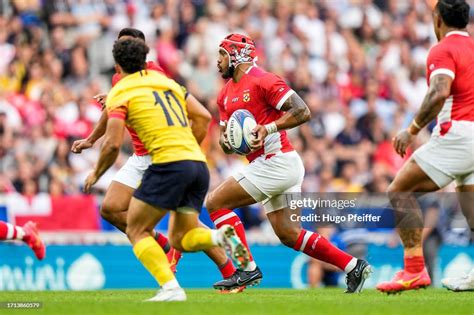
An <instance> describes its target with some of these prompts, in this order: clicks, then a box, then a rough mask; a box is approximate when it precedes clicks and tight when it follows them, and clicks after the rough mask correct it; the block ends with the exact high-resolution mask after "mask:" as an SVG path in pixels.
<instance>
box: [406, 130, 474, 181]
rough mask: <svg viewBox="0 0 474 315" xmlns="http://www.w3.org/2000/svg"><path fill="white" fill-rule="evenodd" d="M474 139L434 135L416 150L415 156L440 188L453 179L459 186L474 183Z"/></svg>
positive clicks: (417, 161)
mask: <svg viewBox="0 0 474 315" xmlns="http://www.w3.org/2000/svg"><path fill="white" fill-rule="evenodd" d="M446 136H448V135H446ZM473 139H474V138H473V137H471V138H468V137H464V136H456V135H452V134H451V135H449V136H448V137H446V138H445V137H439V136H434V137H432V138H431V139H430V140H429V141H428V142H427V143H425V144H424V145H423V146H421V147H420V148H419V149H418V150H416V151H415V153H414V154H413V158H414V159H415V161H416V163H417V164H418V165H419V166H420V168H421V169H422V170H423V171H424V172H425V173H426V175H428V176H429V177H430V178H431V180H433V182H435V184H436V185H438V187H440V188H443V187H445V186H447V185H448V184H450V183H451V182H452V181H456V185H457V186H462V185H474V140H473Z"/></svg>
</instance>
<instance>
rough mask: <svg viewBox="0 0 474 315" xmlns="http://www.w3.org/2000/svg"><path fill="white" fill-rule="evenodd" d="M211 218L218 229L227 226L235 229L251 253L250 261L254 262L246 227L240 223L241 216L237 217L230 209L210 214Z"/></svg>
mask: <svg viewBox="0 0 474 315" xmlns="http://www.w3.org/2000/svg"><path fill="white" fill-rule="evenodd" d="M210 217H211V220H212V221H213V222H214V225H215V226H216V227H217V228H220V227H221V226H223V225H225V224H229V225H232V226H233V227H234V228H235V232H236V233H237V235H238V236H239V238H240V240H241V241H242V243H243V244H244V246H245V247H246V248H247V250H248V252H249V256H250V261H253V257H252V254H251V253H250V248H249V246H248V244H247V238H246V237H245V229H244V225H243V224H242V221H240V218H239V216H238V215H236V214H235V213H234V211H232V210H230V209H219V210H217V211H214V212H212V213H211V214H210Z"/></svg>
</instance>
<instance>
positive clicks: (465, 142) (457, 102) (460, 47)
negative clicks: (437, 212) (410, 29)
mask: <svg viewBox="0 0 474 315" xmlns="http://www.w3.org/2000/svg"><path fill="white" fill-rule="evenodd" d="M469 10H470V7H469V5H468V4H467V3H466V1H465V0H441V1H439V2H438V3H437V5H436V7H435V10H434V12H433V23H434V29H435V33H436V36H437V38H438V40H439V43H438V44H437V45H436V46H434V47H433V48H432V49H431V51H430V53H429V56H428V60H427V81H428V85H429V90H428V93H427V95H426V96H425V99H424V101H423V103H422V105H421V108H420V110H419V111H418V113H417V114H416V115H415V118H414V120H413V121H412V123H411V124H410V126H409V127H408V128H407V129H406V130H403V131H401V132H400V133H399V134H398V135H397V136H396V137H395V138H394V139H393V145H394V148H395V150H396V151H397V153H398V154H400V155H401V156H402V157H403V156H405V154H406V150H407V147H408V146H409V145H410V144H411V143H412V142H413V140H414V139H415V137H416V135H417V134H418V133H419V132H420V130H421V129H423V128H424V127H425V126H427V125H428V124H429V123H430V122H431V121H432V120H433V119H434V118H436V119H437V124H436V127H435V129H434V130H433V133H432V136H431V139H430V140H429V141H428V142H427V143H426V144H425V145H423V146H422V147H421V148H419V149H418V150H416V151H415V153H414V155H413V157H412V158H411V159H410V160H409V161H408V162H407V163H406V164H405V165H404V166H403V168H402V169H401V170H400V171H399V172H398V174H397V176H396V178H395V179H394V181H393V183H392V184H391V185H390V186H389V188H388V192H389V196H390V199H391V202H392V205H393V207H394V208H395V210H396V211H397V212H398V213H405V211H407V210H408V212H407V213H406V215H405V216H404V218H408V217H409V216H410V215H413V213H419V205H418V203H417V201H416V199H415V197H414V196H413V195H412V194H411V193H413V192H431V191H436V190H438V189H440V188H443V187H445V186H447V185H448V184H450V183H451V182H453V181H456V184H457V187H456V191H457V192H458V195H459V201H460V204H461V207H462V209H463V213H464V215H465V217H466V219H467V221H468V225H469V226H470V228H471V229H474V198H473V194H474V40H473V39H472V38H470V37H469V34H468V33H467V31H466V26H467V24H468V23H469ZM407 193H410V194H407ZM404 218H402V219H401V220H404ZM410 220H411V219H410ZM410 223H412V222H407V224H410ZM420 224H421V223H420ZM399 227H400V228H399V234H400V238H401V239H402V243H403V246H404V257H405V259H404V269H403V270H402V271H399V272H398V273H397V274H396V275H395V277H394V278H393V280H392V281H389V282H384V283H381V284H379V285H378V286H377V289H378V290H380V291H383V292H388V293H391V292H399V291H403V290H411V289H417V288H420V287H425V286H428V285H430V283H431V279H430V277H429V275H428V272H427V270H426V268H425V260H424V257H423V243H422V232H423V228H422V226H421V225H418V226H413V227H412V228H408V227H407V226H406V225H404V223H403V221H401V222H399ZM443 284H444V285H445V286H446V287H448V288H450V289H453V290H468V289H474V272H471V273H470V275H467V276H465V277H461V278H459V279H446V280H445V281H443Z"/></svg>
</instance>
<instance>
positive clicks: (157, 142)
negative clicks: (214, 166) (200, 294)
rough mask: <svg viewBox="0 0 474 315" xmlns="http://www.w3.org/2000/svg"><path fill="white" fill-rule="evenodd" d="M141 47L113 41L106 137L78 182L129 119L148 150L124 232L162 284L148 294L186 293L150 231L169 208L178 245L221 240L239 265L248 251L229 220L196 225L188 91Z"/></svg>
mask: <svg viewBox="0 0 474 315" xmlns="http://www.w3.org/2000/svg"><path fill="white" fill-rule="evenodd" d="M148 51H149V48H148V46H146V44H145V42H144V41H143V40H141V39H137V38H125V39H119V40H117V41H116V42H115V44H114V48H113V55H114V60H115V62H116V68H117V70H118V73H120V74H121V77H122V79H121V80H120V82H119V83H117V84H116V85H115V86H114V87H113V88H112V90H111V91H110V93H109V95H108V97H107V101H106V110H107V114H108V121H107V128H106V131H105V140H104V143H103V146H102V149H101V152H100V157H99V162H98V164H97V166H96V168H95V170H94V171H93V172H92V173H91V174H90V175H89V176H88V177H87V179H86V182H85V185H84V190H85V191H86V192H89V191H90V189H91V187H92V185H94V184H95V183H96V182H97V180H98V179H99V178H100V177H101V176H102V175H103V174H104V173H105V171H106V170H107V169H108V168H109V167H110V166H112V165H113V163H114V162H115V160H116V159H117V156H118V153H119V150H120V146H121V144H122V141H123V130H124V128H125V124H127V125H129V126H130V127H131V128H133V130H135V132H136V133H137V135H138V137H139V139H140V140H141V141H142V143H143V144H144V146H145V149H146V150H147V152H149V154H150V157H151V161H152V164H151V165H150V166H149V167H148V168H147V170H146V171H145V174H144V175H143V178H142V182H141V184H140V186H139V187H138V188H137V189H136V190H135V192H134V194H133V197H132V199H131V201H130V205H129V208H128V213H127V227H126V233H127V236H128V238H129V239H130V242H131V243H132V245H133V251H134V253H135V255H136V256H137V258H138V260H139V261H140V262H141V263H142V264H143V265H144V267H145V268H146V269H147V270H148V271H149V272H150V273H151V274H152V275H153V277H154V278H155V280H156V281H157V282H158V283H159V285H160V286H161V290H160V291H159V292H158V293H157V294H156V296H155V297H153V298H151V299H149V300H148V301H157V302H158V301H184V300H186V294H185V292H184V290H183V289H182V288H181V287H180V286H179V283H178V282H177V280H176V278H175V276H174V273H173V272H172V271H171V268H170V264H169V262H168V260H167V257H166V254H165V252H164V251H163V249H162V248H161V247H160V246H159V245H158V244H157V242H156V240H155V238H154V237H153V234H154V231H153V229H154V227H155V226H156V224H157V223H158V222H159V221H160V220H161V219H162V218H163V217H164V216H165V215H166V214H167V213H168V212H170V226H169V228H170V241H171V244H172V246H173V247H175V248H177V249H178V250H180V251H187V252H193V251H199V250H206V249H209V248H212V247H216V246H220V247H224V246H225V247H226V248H227V249H228V250H229V252H230V254H231V256H232V257H235V258H238V259H239V260H238V262H239V265H240V266H241V267H245V266H246V265H247V263H248V253H247V251H246V248H245V246H244V245H243V244H242V243H241V241H240V240H239V238H238V237H237V236H236V233H235V230H234V228H233V227H232V226H230V225H226V226H223V227H221V228H220V229H219V230H211V229H207V228H203V227H200V226H199V212H200V211H201V208H202V204H203V201H204V197H205V196H206V194H207V190H208V187H209V171H208V169H207V164H206V158H205V156H204V154H203V153H202V151H201V148H200V147H199V144H198V143H197V141H196V139H195V137H194V136H193V133H192V130H191V126H190V123H189V121H188V118H187V106H186V94H187V92H186V91H185V90H184V89H183V88H182V87H181V86H180V85H179V84H177V83H176V82H175V81H173V80H171V79H169V78H167V77H166V76H165V75H164V74H162V73H159V72H157V71H147V70H146V62H145V61H146V56H147V54H148Z"/></svg>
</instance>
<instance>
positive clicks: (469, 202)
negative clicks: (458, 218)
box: [456, 174, 474, 233]
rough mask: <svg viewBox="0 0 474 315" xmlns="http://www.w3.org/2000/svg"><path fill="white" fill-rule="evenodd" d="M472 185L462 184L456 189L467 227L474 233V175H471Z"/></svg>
mask: <svg viewBox="0 0 474 315" xmlns="http://www.w3.org/2000/svg"><path fill="white" fill-rule="evenodd" d="M471 177H472V182H473V183H472V184H471V183H470V182H469V184H463V185H460V186H457V187H456V192H457V194H458V199H459V203H460V204H461V209H462V212H463V214H464V216H465V217H466V221H467V225H468V226H469V228H470V229H471V232H472V233H474V174H471Z"/></svg>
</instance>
